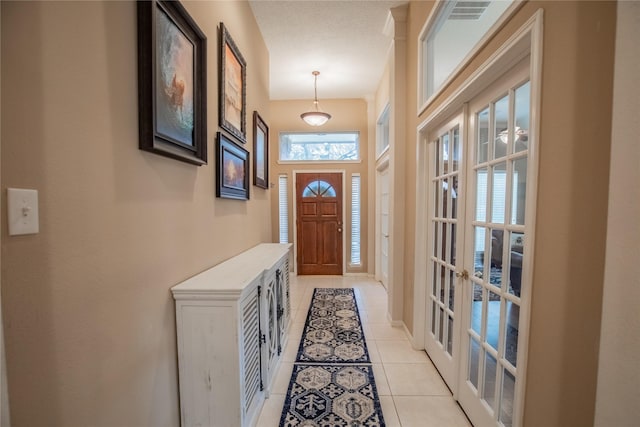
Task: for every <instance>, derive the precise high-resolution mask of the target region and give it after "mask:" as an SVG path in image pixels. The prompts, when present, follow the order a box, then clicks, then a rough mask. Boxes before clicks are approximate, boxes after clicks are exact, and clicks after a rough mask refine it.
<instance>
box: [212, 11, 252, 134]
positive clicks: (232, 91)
mask: <svg viewBox="0 0 640 427" xmlns="http://www.w3.org/2000/svg"><path fill="white" fill-rule="evenodd" d="M219 76H220V77H219V80H220V91H219V92H220V102H219V106H218V108H219V111H220V127H221V128H222V129H224V130H226V131H227V132H229V133H230V134H231V135H233V136H234V137H236V138H237V139H238V140H239V141H240V142H242V143H243V144H244V143H245V142H247V121H246V106H247V64H246V62H245V60H244V58H243V57H242V54H241V53H240V50H239V49H238V47H237V46H236V44H235V42H234V41H233V39H232V38H231V35H230V34H229V31H228V30H227V27H225V26H224V24H223V23H222V22H221V23H220V73H219Z"/></svg>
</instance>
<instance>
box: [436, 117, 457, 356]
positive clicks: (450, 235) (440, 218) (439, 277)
mask: <svg viewBox="0 0 640 427" xmlns="http://www.w3.org/2000/svg"><path fill="white" fill-rule="evenodd" d="M433 144H434V145H435V146H434V150H433V151H432V152H433V153H434V154H435V156H434V159H433V162H434V164H433V168H432V170H433V171H434V173H433V175H432V177H431V183H430V185H431V190H432V192H431V194H432V195H433V202H434V203H433V211H432V215H431V230H432V236H433V244H432V245H431V247H430V260H429V262H430V266H429V267H430V270H431V271H432V272H433V276H432V279H433V284H432V286H431V287H430V290H431V293H430V295H429V299H430V300H431V303H430V304H429V306H431V309H432V314H431V322H432V324H431V328H430V330H431V332H432V338H434V339H435V340H436V341H437V342H438V343H439V347H440V348H441V350H443V351H444V352H446V353H447V354H448V355H450V356H451V355H452V354H453V348H454V346H453V334H454V330H453V321H454V318H455V315H454V303H455V281H456V275H455V271H456V270H455V264H456V254H457V251H456V238H457V224H458V184H459V182H460V164H459V163H460V149H461V146H462V144H461V142H460V129H459V127H458V126H457V125H456V126H455V127H453V128H451V129H448V130H446V131H444V132H443V133H442V134H440V136H439V137H438V139H437V140H436V141H435V142H433Z"/></svg>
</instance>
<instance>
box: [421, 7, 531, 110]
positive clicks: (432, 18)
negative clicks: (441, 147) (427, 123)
mask: <svg viewBox="0 0 640 427" xmlns="http://www.w3.org/2000/svg"><path fill="white" fill-rule="evenodd" d="M445 3H446V1H445V0H438V2H437V3H436V5H435V6H434V7H433V9H431V13H430V14H429V17H428V18H427V20H426V21H425V23H424V26H423V27H422V30H421V31H420V35H419V36H418V82H417V83H418V105H417V108H418V116H420V115H421V114H422V113H424V111H425V110H426V109H427V107H428V106H429V105H430V104H431V103H432V102H433V101H434V100H435V99H436V98H438V96H440V94H441V93H442V92H443V91H444V90H445V89H446V88H447V87H448V86H449V84H450V83H451V82H452V81H453V79H455V78H456V77H458V75H459V74H460V72H461V71H462V70H464V69H465V68H466V67H467V65H469V62H471V59H472V58H473V57H475V56H476V55H477V54H478V52H479V51H480V50H481V49H482V48H484V47H485V46H486V44H487V43H488V42H489V40H490V39H491V38H493V36H494V35H495V34H496V33H497V32H498V30H500V28H502V26H503V25H504V24H505V23H506V22H507V21H508V20H509V19H511V17H512V16H513V15H514V14H515V13H516V11H517V10H518V9H520V7H522V5H523V4H524V3H525V0H514V2H513V3H512V4H511V5H510V6H509V7H508V8H507V9H506V10H505V11H504V12H503V13H502V15H501V16H500V18H498V20H497V21H496V22H495V23H494V24H493V25H492V26H491V28H489V30H487V32H486V33H485V34H484V36H483V37H482V38H481V39H480V40H479V41H478V43H476V45H475V46H474V47H473V49H471V50H470V51H469V53H468V54H467V56H465V57H464V58H463V59H462V61H460V63H459V64H458V66H457V67H456V68H454V70H453V71H452V72H451V74H449V77H447V78H446V79H445V80H444V81H443V82H442V84H441V85H440V87H439V88H438V89H436V90H435V92H433V93H432V94H431V95H430V96H429V97H428V98H427V99H424V98H423V96H424V95H423V94H424V80H425V79H424V78H423V77H424V75H423V73H426V72H427V70H425V69H424V58H423V55H424V54H423V48H422V46H423V42H424V41H425V39H426V38H427V36H428V35H429V33H430V31H431V29H432V28H433V26H434V25H435V24H436V23H437V20H438V15H440V12H441V11H442V10H443V9H444V7H445Z"/></svg>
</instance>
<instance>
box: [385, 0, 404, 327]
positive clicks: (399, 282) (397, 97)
mask: <svg viewBox="0 0 640 427" xmlns="http://www.w3.org/2000/svg"><path fill="white" fill-rule="evenodd" d="M407 10H408V6H407V5H402V6H398V7H394V8H392V9H391V16H392V18H393V47H392V50H391V52H392V53H391V55H392V56H391V57H392V61H391V67H390V71H391V72H390V79H391V84H390V104H391V120H390V123H389V129H390V130H389V134H390V141H389V175H390V180H389V184H390V190H391V191H390V192H389V205H390V206H389V223H390V227H389V228H390V233H389V291H388V294H389V299H388V300H389V303H388V304H389V305H388V310H389V311H388V315H389V318H390V319H389V320H390V321H391V323H392V324H393V325H402V324H403V321H402V319H403V315H404V303H403V301H404V285H405V284H404V253H405V251H404V242H405V235H404V234H405V228H404V219H405V217H404V214H405V197H406V194H405V193H406V191H405V187H406V185H405V175H404V171H405V162H406V151H407V141H406V120H405V118H406V110H407V109H406V92H407V88H406V76H407V74H406V60H407Z"/></svg>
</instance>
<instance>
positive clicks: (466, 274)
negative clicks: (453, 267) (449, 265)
mask: <svg viewBox="0 0 640 427" xmlns="http://www.w3.org/2000/svg"><path fill="white" fill-rule="evenodd" d="M456 277H458V278H462V279H464V280H468V279H469V272H468V271H467V270H466V269H465V270H462V272H460V271H456Z"/></svg>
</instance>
